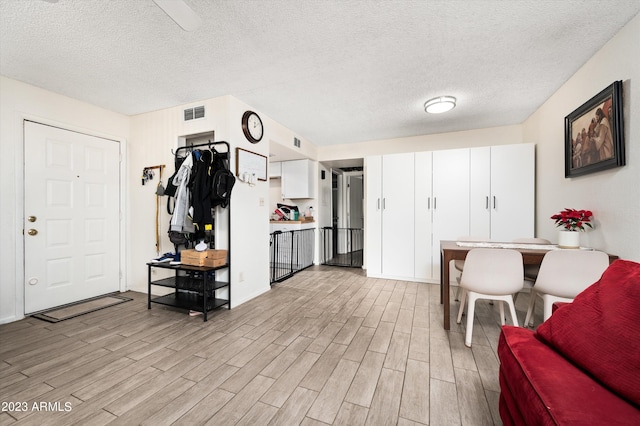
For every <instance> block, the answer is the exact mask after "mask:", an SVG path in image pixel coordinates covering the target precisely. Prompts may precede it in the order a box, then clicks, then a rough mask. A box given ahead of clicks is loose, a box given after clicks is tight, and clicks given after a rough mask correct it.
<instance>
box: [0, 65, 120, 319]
mask: <svg viewBox="0 0 640 426" xmlns="http://www.w3.org/2000/svg"><path fill="white" fill-rule="evenodd" d="M0 93H1V96H0V141H2V143H0V170H1V172H0V194H1V196H0V197H1V198H2V209H0V232H1V233H2V238H0V323H5V322H11V321H15V320H19V319H21V318H23V316H24V271H23V265H24V246H23V236H22V230H23V227H24V224H23V218H24V211H23V203H24V193H23V186H24V179H23V171H24V170H23V164H24V158H23V120H24V119H30V120H32V121H37V122H40V123H43V124H49V125H53V126H58V127H61V128H65V129H69V130H74V131H79V132H83V133H87V134H91V135H94V136H100V137H105V138H109V139H114V140H119V141H120V143H121V147H120V149H121V152H122V153H123V154H124V155H123V164H124V165H125V166H123V167H122V170H123V175H124V176H123V178H124V182H126V179H127V176H126V148H127V146H126V145H127V140H128V138H129V134H130V126H129V123H130V121H129V117H127V116H125V115H122V114H117V113H114V112H112V111H108V110H105V109H102V108H98V107H96V106H93V105H90V104H87V103H85V102H81V101H78V100H75V99H71V98H68V97H65V96H61V95H58V94H56V93H53V92H49V91H46V90H43V89H40V88H37V87H34V86H31V85H28V84H25V83H22V82H19V81H16V80H12V79H9V78H6V77H2V76H0ZM122 188H123V191H124V196H125V199H126V191H127V185H126V184H123V187H122ZM122 208H124V206H122ZM123 223H124V224H125V226H126V221H124V222H123ZM123 235H127V234H125V232H123ZM125 247H126V242H125ZM123 256H124V255H123ZM123 263H124V262H123ZM123 275H124V279H125V282H126V274H123Z"/></svg>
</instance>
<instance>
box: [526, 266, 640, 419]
mask: <svg viewBox="0 0 640 426" xmlns="http://www.w3.org/2000/svg"><path fill="white" fill-rule="evenodd" d="M558 285H562V283H558ZM537 334H538V336H539V337H540V338H541V339H543V340H544V341H545V342H547V343H548V344H549V345H551V346H552V347H554V348H555V349H556V350H557V351H558V352H560V353H561V354H563V355H564V356H565V358H567V359H569V360H570V361H571V362H573V363H574V364H575V365H577V366H579V367H581V368H582V369H583V370H585V371H587V372H588V373H590V374H591V375H592V376H593V377H594V378H595V379H596V380H598V381H600V383H602V384H603V385H604V386H606V387H608V388H609V389H611V390H612V391H613V392H615V393H616V394H618V395H619V396H621V397H623V398H625V399H627V400H628V401H630V402H632V403H634V404H636V405H638V406H640V263H636V262H631V261H626V260H616V261H615V262H613V263H612V264H611V265H610V266H609V268H607V270H606V271H605V272H604V274H602V277H601V278H600V280H599V281H597V282H596V283H595V284H593V285H591V286H590V287H589V288H587V289H586V290H584V291H583V292H582V293H580V294H579V295H578V296H577V297H576V298H575V300H574V301H573V303H569V304H567V305H564V306H561V307H560V308H558V309H557V310H556V312H555V313H554V314H553V315H551V317H550V318H549V319H548V320H547V321H545V322H544V323H542V324H541V325H540V326H539V327H538V329H537Z"/></svg>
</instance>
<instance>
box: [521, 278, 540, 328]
mask: <svg viewBox="0 0 640 426" xmlns="http://www.w3.org/2000/svg"><path fill="white" fill-rule="evenodd" d="M529 294H530V295H529V307H528V308H527V316H526V317H525V318H524V324H523V326H524V327H527V326H529V327H533V315H534V311H535V308H536V297H538V293H536V291H535V290H534V289H533V288H532V289H531V293H529Z"/></svg>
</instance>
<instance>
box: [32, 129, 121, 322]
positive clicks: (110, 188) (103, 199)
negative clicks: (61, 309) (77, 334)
mask: <svg viewBox="0 0 640 426" xmlns="http://www.w3.org/2000/svg"><path fill="white" fill-rule="evenodd" d="M24 158H25V165H24V194H25V197H24V213H25V218H24V230H25V232H24V272H25V280H24V282H25V289H24V301H25V302H24V303H25V314H31V313H34V312H38V311H42V310H45V309H49V308H52V307H56V306H61V305H65V304H69V303H73V302H77V301H80V300H84V299H89V298H92V297H96V296H101V295H104V294H107V293H112V292H116V291H118V290H119V289H120V143H119V142H118V141H113V140H109V139H103V138H99V137H95V136H90V135H86V134H83V133H78V132H73V131H70V130H66V129H61V128H58V127H53V126H49V125H44V124H40V123H35V122H32V121H25V122H24Z"/></svg>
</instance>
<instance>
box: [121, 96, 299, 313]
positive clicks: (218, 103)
mask: <svg viewBox="0 0 640 426" xmlns="http://www.w3.org/2000/svg"><path fill="white" fill-rule="evenodd" d="M196 105H204V106H205V111H206V115H205V118H203V119H198V120H193V121H190V122H183V120H182V111H183V110H184V109H185V108H188V107H190V106H196ZM248 109H252V108H250V107H249V106H248V105H245V104H243V103H242V102H240V101H238V100H237V99H235V98H233V97H231V96H224V97H220V98H215V99H209V100H205V101H202V102H196V103H192V104H186V105H181V106H177V107H174V108H168V109H164V110H160V111H155V112H150V113H146V114H140V115H137V116H135V117H133V118H132V125H131V127H132V132H131V145H132V147H135V148H133V149H132V152H131V158H130V167H131V170H132V174H135V173H138V174H140V173H142V169H143V168H144V167H145V166H150V165H155V164H166V165H168V166H169V174H171V173H172V170H173V168H174V167H173V156H172V154H171V149H174V150H175V148H176V147H177V146H178V139H179V137H181V136H185V135H189V134H197V133H202V132H210V131H215V139H216V140H217V141H222V140H224V141H227V142H229V143H230V145H231V162H230V167H231V170H232V171H234V172H235V167H236V162H235V161H236V148H243V149H246V150H249V151H252V152H255V153H258V154H261V155H264V156H266V157H268V155H269V144H268V142H267V141H269V139H270V138H272V137H273V135H274V134H280V133H286V129H284V128H283V127H282V126H281V125H280V124H278V123H276V122H275V121H273V120H271V119H270V118H269V117H267V116H265V115H264V114H262V113H261V112H260V111H258V110H255V111H256V112H257V113H258V114H259V115H260V117H261V118H262V121H263V124H264V137H263V139H262V141H261V142H259V143H257V144H251V143H249V142H248V141H247V140H246V138H245V137H244V134H243V133H242V126H241V118H242V115H243V113H244V112H245V111H246V110H248ZM252 110H253V109H252ZM283 129H284V130H283ZM155 183H157V181H155ZM131 186H132V188H131V194H132V197H131V198H132V202H131V209H130V210H131V228H132V229H135V230H136V234H137V235H136V238H134V239H132V242H131V244H132V247H131V256H130V259H131V261H130V264H131V281H130V283H131V285H130V288H132V289H134V290H137V291H141V292H146V290H147V269H146V266H145V263H146V262H148V261H149V259H151V258H153V257H155V245H154V241H155V223H154V221H155V196H154V192H155V184H154V185H150V186H147V185H145V186H142V185H141V184H140V182H139V177H137V175H136V179H132V180H131ZM161 200H162V205H161V209H162V213H161V235H162V250H161V251H162V252H166V251H173V247H172V245H171V243H170V242H169V240H168V238H167V229H168V226H169V220H170V216H169V215H168V214H167V213H166V209H165V207H164V206H165V203H166V199H164V198H162V199H161ZM230 211H231V259H230V261H231V282H232V292H231V305H232V307H234V306H237V305H239V304H241V303H243V302H245V301H247V300H249V299H251V298H253V297H255V296H257V295H259V294H261V293H263V292H265V291H267V290H269V289H270V285H269V252H268V250H269V221H268V216H269V182H268V181H257V182H256V185H255V186H249V185H248V184H245V183H243V182H240V181H236V184H235V186H234V188H233V192H232V197H231V210H230ZM225 223H226V222H224V221H218V222H217V223H216V228H217V230H218V231H219V232H217V234H216V241H217V242H221V241H225V242H226V230H225V229H224V224H225ZM218 247H221V246H220V245H218ZM159 273H161V272H159ZM241 277H242V281H241ZM156 290H157V291H161V289H156V288H153V289H152V291H154V292H155V291H156Z"/></svg>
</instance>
